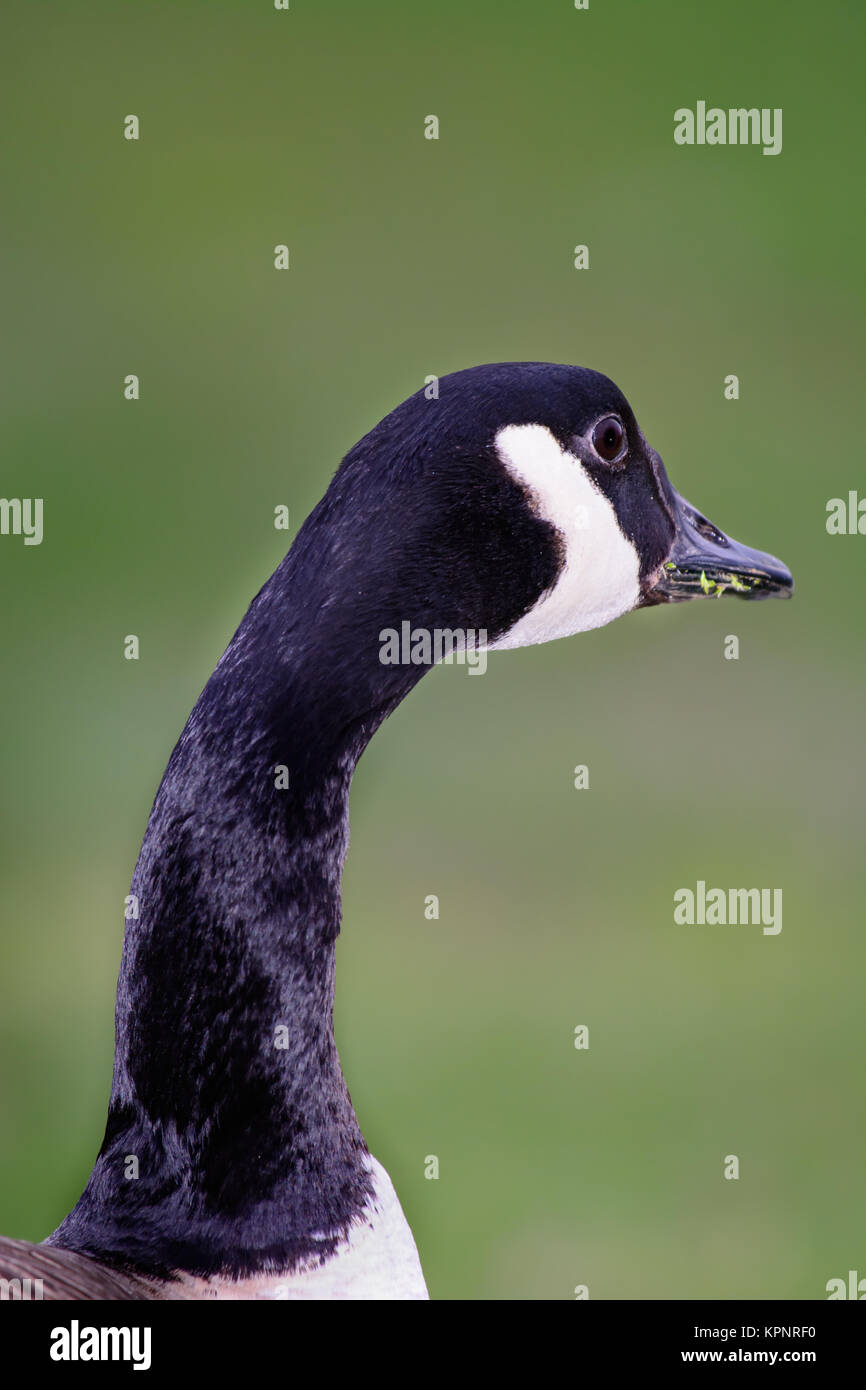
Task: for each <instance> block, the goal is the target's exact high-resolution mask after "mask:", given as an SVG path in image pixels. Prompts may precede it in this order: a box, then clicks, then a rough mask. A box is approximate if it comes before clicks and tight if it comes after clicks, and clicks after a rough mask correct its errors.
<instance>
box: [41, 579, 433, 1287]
mask: <svg viewBox="0 0 866 1390" xmlns="http://www.w3.org/2000/svg"><path fill="white" fill-rule="evenodd" d="M290 580H291V567H288V570H287V566H286V562H284V565H283V566H281V568H280V570H278V571H277V573H276V575H274V576H273V577H272V579H271V581H269V584H268V585H266V586H265V589H264V590H263V591H262V593H261V594H260V595H259V596H258V598H257V599H256V600H255V601H254V603H253V605H252V607H251V609H250V611H249V613H248V614H247V617H246V618H245V620H244V622H243V623H242V624H241V627H240V628H239V629H238V632H237V633H236V635H235V637H234V639H233V641H232V643H231V645H230V646H229V648H228V650H227V651H226V653H225V654H224V656H223V658H222V660H221V661H220V663H219V665H218V667H217V669H216V671H215V672H214V675H213V676H212V677H211V680H210V681H209V682H208V685H207V686H206V688H205V690H204V691H203V693H202V695H201V697H200V699H199V701H198V703H197V704H196V706H195V709H194V710H193V712H192V714H191V716H190V718H189V721H188V723H187V726H186V728H185V730H184V732H183V734H182V736H181V738H180V740H179V742H178V744H177V746H176V747H175V749H174V752H173V754H172V756H171V759H170V761H169V765H168V768H167V769H166V772H165V775H164V778H163V781H162V783H161V785H160V788H159V791H158V793H157V796H156V800H155V802H154V806H153V809H152V812H151V815H150V819H149V822H148V826H147V831H146V834H145V838H144V843H143V845H142V849H141V853H140V856H139V859H138V863H137V865H136V869H135V873H134V876H133V881H132V894H133V895H134V901H135V902H136V903H137V910H138V917H137V918H136V919H133V920H128V921H127V924H126V932H125V938H124V947H123V955H122V963H121V969H120V978H119V982H118V992H117V1009H116V1050H115V1064H114V1079H113V1085H112V1092H111V1102H110V1108H109V1115H108V1122H107V1127H106V1133H105V1138H104V1141H103V1144H102V1148H101V1150H100V1154H99V1157H98V1159H97V1163H96V1166H95V1168H94V1171H93V1174H92V1175H91V1179H90V1182H89V1183H88V1186H87V1189H86V1191H85V1193H84V1194H83V1196H82V1198H81V1200H80V1201H79V1203H78V1205H77V1206H76V1208H75V1209H74V1210H73V1212H72V1213H71V1214H70V1216H69V1217H67V1219H66V1221H65V1222H64V1223H63V1225H62V1226H61V1227H60V1228H59V1230H58V1232H56V1233H55V1236H54V1237H52V1239H53V1241H54V1242H55V1243H57V1244H63V1245H69V1246H73V1247H75V1248H80V1249H84V1250H87V1251H90V1252H91V1253H96V1254H98V1255H100V1256H101V1257H102V1258H107V1259H114V1260H116V1261H120V1262H128V1263H130V1264H132V1265H134V1266H136V1267H138V1268H144V1269H147V1270H150V1271H151V1272H154V1273H161V1272H162V1273H164V1272H167V1271H170V1270H177V1269H182V1270H187V1271H190V1272H192V1273H195V1274H202V1275H207V1274H212V1273H216V1272H228V1273H230V1274H235V1275H243V1274H248V1273H252V1272H255V1271H257V1270H260V1269H262V1268H273V1269H282V1270H292V1269H297V1268H298V1267H300V1266H304V1265H306V1264H308V1263H309V1262H311V1261H315V1260H317V1259H320V1258H322V1257H327V1256H328V1255H329V1254H332V1253H333V1252H334V1250H335V1248H336V1247H337V1245H338V1244H339V1242H340V1241H341V1240H342V1239H343V1238H344V1237H345V1234H346V1232H347V1230H348V1228H349V1225H350V1224H351V1222H352V1221H353V1220H354V1219H355V1218H357V1217H358V1216H359V1215H360V1213H361V1212H362V1210H363V1208H364V1206H365V1203H367V1201H368V1199H369V1198H370V1196H371V1184H370V1176H369V1157H368V1155H367V1150H366V1145H365V1143H364V1140H363V1137H362V1135H361V1132H360V1129H359V1127H358V1123H357V1120H356V1118H355V1114H354V1111H353V1109H352V1105H351V1101H350V1098H349V1094H348V1091H347V1089H346V1084H345V1081H344V1079H343V1076H342V1073H341V1070H340V1064H339V1058H338V1055H337V1049H336V1045H335V1042H334V1036H333V1006H334V965H335V949H336V939H337V934H338V932H339V928H340V878H341V874H342V868H343V862H344V859H345V854H346V849H347V845H348V834H349V819H348V797H349V787H350V783H351V777H352V773H353V771H354V767H355V764H356V762H357V759H358V757H359V756H360V754H361V752H362V751H363V748H364V747H365V746H366V743H367V741H368V740H369V738H370V737H371V735H372V733H373V732H374V730H375V729H376V727H378V724H379V723H380V722H381V720H382V719H383V718H384V717H385V715H386V714H387V713H388V712H389V711H390V709H391V708H393V706H394V704H396V703H397V701H398V699H399V698H402V695H403V694H404V693H405V690H406V689H408V687H409V685H410V684H411V683H413V682H414V680H416V679H417V678H418V675H419V674H420V671H419V670H418V668H410V669H409V670H408V671H407V670H405V669H403V670H402V671H396V670H394V669H393V668H380V671H377V670H376V668H375V666H374V665H373V664H372V663H373V662H375V663H376V664H377V665H378V656H377V653H378V643H376V642H370V643H367V642H362V643H361V646H360V649H359V648H358V646H357V645H356V646H355V647H354V648H353V649H352V650H351V651H349V650H347V634H346V632H345V631H343V629H342V628H341V626H340V624H339V622H336V621H335V620H333V619H328V618H327V616H326V617H325V619H324V620H323V619H322V617H321V612H322V610H321V608H319V607H318V606H317V605H316V604H315V603H310V602H309V598H310V596H309V593H307V595H306V598H307V602H306V603H305V606H304V611H305V612H306V613H308V614H309V613H312V614H318V615H319V616H318V619H317V621H315V622H313V621H310V622H309V623H308V624H302V623H300V622H299V621H298V615H297V613H295V615H294V620H293V621H288V622H287V613H288V612H289V611H290V610H291V589H292V586H291V583H290V582H289V581H290ZM287 627H288V629H289V637H288V640H286V628H287ZM371 635H372V631H371ZM383 672H386V673H387V679H388V680H389V681H390V685H389V686H388V688H387V689H383V688H381V681H382V673H383ZM400 682H402V686H401V685H400V684H399V683H400ZM286 783H287V784H288V785H286Z"/></svg>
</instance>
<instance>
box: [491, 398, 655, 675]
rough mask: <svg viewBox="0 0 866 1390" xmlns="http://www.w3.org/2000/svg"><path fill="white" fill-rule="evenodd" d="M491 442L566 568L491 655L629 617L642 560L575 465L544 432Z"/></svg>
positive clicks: (521, 428)
mask: <svg viewBox="0 0 866 1390" xmlns="http://www.w3.org/2000/svg"><path fill="white" fill-rule="evenodd" d="M495 442H496V449H497V452H498V454H499V457H500V458H501V459H502V462H503V463H504V464H505V466H506V468H507V469H508V471H509V472H510V473H511V475H512V477H514V478H516V479H517V481H518V482H519V483H521V484H522V485H523V486H524V487H525V488H526V489H527V491H528V493H529V495H530V498H531V500H532V505H533V506H534V508H535V509H536V511H537V513H538V515H539V516H541V517H543V518H544V520H545V521H549V522H551V524H552V525H553V526H555V527H556V529H557V531H558V532H559V534H560V537H561V538H562V544H563V547H564V551H565V564H564V566H563V568H562V570H561V571H560V574H559V577H558V579H557V580H556V583H555V584H554V585H553V587H552V588H550V589H548V590H547V592H546V593H544V594H542V595H541V598H540V599H539V600H538V602H537V603H536V604H535V605H534V607H533V608H531V609H530V610H529V612H528V613H526V614H524V616H523V617H522V618H520V619H518V621H517V622H516V623H515V624H514V627H512V628H510V629H509V631H508V632H506V633H504V634H503V635H502V636H501V637H500V638H499V639H498V640H497V641H495V642H491V643H490V647H491V649H497V648H499V649H503V648H506V647H529V646H532V645H533V644H534V643H536V642H551V641H553V639H554V638H556V637H570V636H571V635H572V634H573V633H575V632H587V631H588V630H589V629H590V628H593V627H603V626H604V624H605V623H609V622H612V621H613V619H614V618H619V617H621V616H622V614H623V613H628V612H629V611H630V610H631V609H632V608H634V606H635V604H636V603H637V601H638V598H639V597H640V584H639V572H640V559H639V557H638V554H637V551H636V550H635V548H634V546H633V545H632V544H631V542H630V541H628V540H626V538H625V536H624V535H623V533H622V531H621V530H620V528H619V523H618V521H617V518H616V512H615V511H614V508H613V506H612V505H611V503H610V502H609V501H608V499H607V498H606V497H605V496H604V494H603V493H602V492H599V490H598V488H596V487H595V486H594V485H593V483H592V482H591V481H590V478H589V476H588V475H587V473H586V472H585V471H584V468H583V464H582V463H581V461H580V459H579V458H577V457H576V455H574V454H570V453H568V452H567V451H566V450H564V449H561V448H560V446H559V444H558V443H557V441H556V440H555V439H554V437H553V435H552V434H551V433H550V430H548V429H546V428H545V426H544V425H506V427H505V428H504V429H501V430H500V431H499V433H498V434H497V436H496V441H495Z"/></svg>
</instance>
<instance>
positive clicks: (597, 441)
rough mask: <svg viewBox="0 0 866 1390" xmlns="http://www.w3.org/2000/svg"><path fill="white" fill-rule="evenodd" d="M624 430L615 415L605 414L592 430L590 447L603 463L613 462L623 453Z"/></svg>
mask: <svg viewBox="0 0 866 1390" xmlns="http://www.w3.org/2000/svg"><path fill="white" fill-rule="evenodd" d="M624 446H625V430H624V429H623V426H622V421H621V420H618V419H617V417H616V416H615V415H605V417H604V419H603V420H599V422H598V424H597V425H596V427H595V429H594V430H593V432H592V447H593V448H594V449H595V452H596V453H597V454H598V456H599V458H600V459H604V461H605V463H614V462H615V461H616V460H617V459H618V458H619V456H620V454H622V453H623V450H624Z"/></svg>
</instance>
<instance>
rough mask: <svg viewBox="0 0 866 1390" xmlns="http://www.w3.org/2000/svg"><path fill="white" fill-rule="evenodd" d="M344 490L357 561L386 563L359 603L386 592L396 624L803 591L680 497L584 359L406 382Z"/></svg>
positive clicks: (521, 638) (382, 609)
mask: <svg viewBox="0 0 866 1390" xmlns="http://www.w3.org/2000/svg"><path fill="white" fill-rule="evenodd" d="M373 475H375V476H373ZM371 484H372V487H373V490H374V492H375V493H376V501H375V505H374V506H373V507H372V508H370V507H369V505H368V506H367V507H365V506H364V505H363V496H362V493H361V488H362V486H363V485H366V486H367V487H370V485H371ZM383 484H384V485H385V486H386V487H387V495H380V489H381V488H382V487H383ZM332 492H333V493H334V494H335V501H336V499H337V498H339V499H340V500H341V501H343V502H345V501H346V500H347V498H348V499H349V500H350V501H351V503H352V507H353V510H354V522H353V525H354V528H355V544H356V545H358V546H361V547H363V549H364V551H365V558H364V559H363V560H362V561H360V563H359V565H358V569H359V570H360V571H361V572H362V573H364V574H365V576H366V575H367V574H368V573H369V570H370V567H371V566H372V567H373V569H374V571H375V575H374V577H373V579H372V583H371V584H370V585H365V591H364V592H361V591H359V593H358V595H357V599H358V600H359V601H356V603H355V605H354V609H355V612H356V613H358V611H359V609H360V611H361V614H362V621H363V619H364V618H365V617H366V614H365V613H364V611H363V610H364V607H365V604H366V603H367V602H368V600H369V601H373V600H372V598H371V595H372V594H373V593H375V596H376V597H375V605H376V608H377V617H376V621H379V620H380V619H381V624H382V626H383V627H385V628H387V629H388V630H389V631H390V630H394V629H396V628H398V627H399V623H400V621H401V620H402V621H403V622H407V621H408V622H410V623H412V624H413V627H417V628H418V629H420V630H423V629H424V627H425V625H428V626H435V627H438V628H441V629H445V630H451V629H453V628H457V629H458V630H460V631H462V632H466V633H470V634H472V635H473V637H474V640H475V641H476V642H477V643H478V644H479V645H486V646H487V647H489V648H491V649H503V648H509V647H518V646H527V645H531V644H534V643H538V642H546V641H549V640H552V639H555V638H559V637H567V636H571V635H572V634H574V633H578V632H583V631H586V630H588V629H590V628H595V627H600V626H602V625H603V624H605V623H608V622H611V621H612V620H613V619H615V618H618V617H621V616H622V615H623V614H625V613H628V612H630V611H631V610H633V609H636V608H646V607H653V606H655V605H658V604H664V603H673V602H680V601H683V600H686V599H695V598H698V599H701V598H708V597H712V596H715V597H718V596H720V595H721V594H723V593H725V594H732V595H735V596H736V597H739V598H745V599H757V598H769V597H788V596H789V595H790V594H791V591H792V588H793V580H792V577H791V574H790V572H789V570H788V569H787V568H786V566H785V565H784V564H783V563H782V562H781V561H780V560H777V559H776V558H775V557H774V556H772V555H769V554H766V553H764V552H763V551H759V550H752V549H750V548H749V547H747V546H744V545H742V544H740V543H739V542H737V541H735V540H733V539H732V538H730V537H729V536H728V535H726V534H725V533H724V532H723V531H722V530H720V529H719V528H718V527H717V526H715V525H713V523H712V522H710V521H708V520H707V518H706V517H704V516H703V515H702V514H701V513H700V512H699V511H698V510H697V509H696V508H695V507H693V506H692V505H691V504H690V503H689V502H687V501H686V500H685V498H683V497H682V496H680V494H679V493H678V492H677V491H676V490H675V488H674V487H673V486H672V485H671V483H670V481H669V479H668V476H667V473H666V471H665V467H664V464H663V462H662V460H661V458H660V456H659V454H657V453H656V451H655V450H654V449H653V448H652V447H651V446H650V445H649V444H648V443H647V441H646V439H645V438H644V435H643V434H642V432H641V430H640V427H639V426H638V423H637V420H636V418H635V415H634V412H633V410H632V409H631V406H630V405H629V403H628V401H627V400H626V398H625V396H624V395H623V394H622V392H621V391H620V390H619V388H618V387H617V386H616V385H614V383H613V382H612V381H611V380H609V378H607V377H606V376H603V375H602V374H601V373H599V372H595V371H590V370H588V369H586V368H582V367H573V366H562V365H555V364H551V363H537V362H528V363H501V364H497V365H491V366H482V367H473V368H469V369H468V370H465V371H460V372H455V373H453V374H452V375H449V376H445V377H443V378H442V379H441V380H440V382H439V389H438V395H436V396H434V397H432V398H428V396H427V395H426V394H425V393H424V392H419V393H417V394H416V395H415V396H412V397H410V398H409V399H408V400H407V401H405V402H404V403H403V404H402V405H401V406H399V407H398V408H397V409H396V410H395V411H393V412H392V413H391V414H390V415H388V416H387V417H386V418H385V419H384V420H383V421H382V422H381V423H380V424H379V425H378V426H376V428H375V429H374V430H373V431H371V433H370V434H369V435H367V436H366V437H365V438H364V439H363V440H361V442H360V443H359V444H358V445H356V447H355V449H353V450H352V451H351V452H350V453H349V455H348V456H347V458H346V460H345V461H344V463H343V465H342V467H341V469H340V471H339V472H338V474H337V477H336V479H335V480H334V484H332ZM368 497H369V494H368ZM326 502H327V499H326ZM335 515H336V508H335V509H334V510H333V511H332V513H331V516H332V518H333V517H334V516H335ZM314 517H315V514H314ZM343 553H344V554H345V551H344V552H343ZM479 634H480V636H479ZM422 664H423V663H422Z"/></svg>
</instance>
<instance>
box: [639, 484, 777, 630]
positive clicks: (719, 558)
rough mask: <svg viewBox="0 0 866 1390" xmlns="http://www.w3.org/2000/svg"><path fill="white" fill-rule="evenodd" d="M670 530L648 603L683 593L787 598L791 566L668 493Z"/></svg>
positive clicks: (677, 599) (675, 598)
mask: <svg viewBox="0 0 866 1390" xmlns="http://www.w3.org/2000/svg"><path fill="white" fill-rule="evenodd" d="M672 500H673V513H674V521H675V523H676V533H675V535H674V540H673V545H672V546H671V549H670V553H669V554H668V557H667V560H665V561H664V563H663V564H662V566H661V569H660V571H659V575H658V578H657V579H656V581H655V583H654V584H653V585H652V587H651V589H650V592H649V600H650V602H651V603H653V602H655V603H677V602H680V601H681V600H683V599H689V598H719V597H720V596H721V595H722V594H724V593H728V594H736V595H737V597H738V598H790V597H791V594H792V593H793V590H794V579H793V576H792V574H791V571H790V570H789V569H788V568H787V566H786V565H783V564H782V561H781V560H777V559H776V557H775V555H765V554H764V552H763V551H762V550H750V549H749V547H748V546H747V545H740V543H739V541H735V540H731V538H730V536H726V535H725V534H724V532H723V531H720V530H719V529H718V527H717V526H714V525H713V524H712V522H711V521H707V519H706V517H705V516H702V515H701V513H700V512H699V511H697V510H696V509H695V508H694V507H693V506H692V504H691V503H690V502H687V501H686V499H685V498H684V497H680V495H679V493H678V492H674V493H673V499H672Z"/></svg>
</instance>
